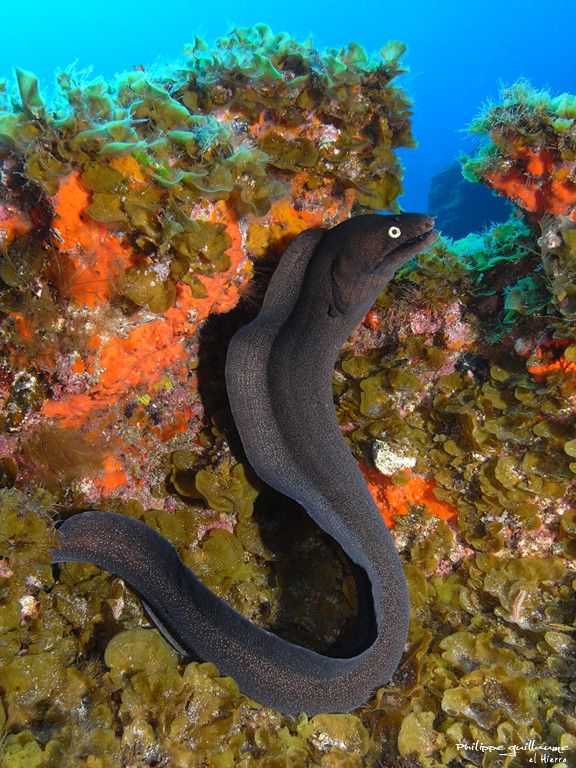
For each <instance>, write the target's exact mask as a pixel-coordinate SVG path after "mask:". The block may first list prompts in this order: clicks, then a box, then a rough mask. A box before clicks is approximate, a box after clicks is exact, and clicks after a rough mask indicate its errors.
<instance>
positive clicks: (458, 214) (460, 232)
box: [428, 162, 511, 240]
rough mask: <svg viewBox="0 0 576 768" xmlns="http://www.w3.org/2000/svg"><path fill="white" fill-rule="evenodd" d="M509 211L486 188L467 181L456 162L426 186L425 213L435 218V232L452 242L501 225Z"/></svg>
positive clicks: (505, 205) (505, 203)
mask: <svg viewBox="0 0 576 768" xmlns="http://www.w3.org/2000/svg"><path fill="white" fill-rule="evenodd" d="M510 211H511V207H510V204H509V203H508V202H507V201H506V200H504V199H503V198H501V197H497V196H496V195H495V194H494V193H493V192H491V191H490V190H489V189H488V187H486V186H484V185H483V184H473V183H471V182H470V181H467V180H466V179H465V178H464V177H463V176H462V171H461V169H460V163H458V162H455V163H452V164H451V165H449V166H447V167H446V168H444V169H443V170H441V171H440V172H439V173H437V174H436V175H435V176H433V177H432V180H431V182H430V190H429V192H428V212H429V213H430V214H431V215H432V216H436V217H437V220H436V228H437V229H439V230H440V231H441V232H442V234H443V235H446V236H448V237H451V238H453V239H454V240H457V239H459V238H461V237H466V235H468V234H470V232H480V231H481V230H483V229H484V228H485V227H487V226H488V225H489V224H491V223H493V222H499V221H505V220H506V219H507V218H508V216H509V215H510Z"/></svg>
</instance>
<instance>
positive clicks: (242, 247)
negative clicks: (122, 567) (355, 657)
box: [0, 26, 576, 768]
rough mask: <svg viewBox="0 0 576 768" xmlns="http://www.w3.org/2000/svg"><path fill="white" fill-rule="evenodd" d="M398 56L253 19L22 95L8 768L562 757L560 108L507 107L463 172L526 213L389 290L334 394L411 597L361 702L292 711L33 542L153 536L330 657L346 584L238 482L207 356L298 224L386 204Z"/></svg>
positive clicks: (565, 687)
mask: <svg viewBox="0 0 576 768" xmlns="http://www.w3.org/2000/svg"><path fill="white" fill-rule="evenodd" d="M402 52H403V46H401V45H400V44H399V43H389V44H388V45H387V46H385V47H384V49H383V50H382V52H381V56H380V58H379V59H378V60H371V59H369V58H368V57H367V56H366V55H365V53H364V51H363V50H362V49H361V48H360V47H359V46H356V45H351V46H349V47H348V48H347V49H345V50H343V51H328V52H325V53H323V54H320V53H319V52H317V51H316V50H315V49H314V48H313V47H312V45H311V44H310V43H306V44H298V43H296V42H294V41H292V40H291V39H290V38H288V37H287V36H286V35H273V34H272V33H271V32H270V31H269V30H268V29H267V28H265V27H263V26H259V27H256V28H254V29H250V30H235V31H234V32H232V33H231V34H229V35H228V36H227V37H225V38H223V39H221V40H220V41H219V42H218V44H217V46H216V48H215V49H214V50H210V49H209V48H208V47H207V46H206V45H205V44H204V43H203V42H202V41H200V40H198V39H197V40H196V41H195V42H194V44H192V45H191V46H189V47H188V48H187V49H186V51H185V55H186V59H185V61H184V62H183V63H181V64H180V65H178V66H175V67H173V68H171V69H169V70H166V69H163V70H159V71H151V72H146V71H141V70H140V69H138V70H137V71H134V72H130V73H128V74H125V75H122V76H120V77H119V78H118V79H117V81H116V82H114V83H112V84H108V83H105V82H103V81H95V82H88V81H87V80H86V79H85V78H84V77H82V76H81V75H79V74H77V73H75V72H73V71H72V70H70V71H66V72H63V73H60V75H59V96H58V98H57V101H56V102H55V103H54V104H50V105H48V104H47V103H46V102H45V101H44V99H43V98H42V95H41V93H40V90H39V86H38V83H37V81H36V79H35V78H34V77H33V76H32V75H30V74H29V73H26V72H23V71H18V72H17V90H16V92H15V93H14V95H13V96H10V95H8V96H6V97H5V103H4V104H3V105H2V108H1V111H0V140H1V141H0V162H1V173H2V186H1V188H0V245H1V249H0V251H1V252H0V280H1V283H0V311H1V312H2V317H3V324H2V329H1V337H0V338H1V340H2V345H3V366H2V370H1V373H0V397H1V398H2V416H1V417H0V421H1V430H2V431H1V433H0V533H1V540H2V542H3V547H2V551H1V552H0V554H1V555H2V559H1V560H0V590H1V594H0V635H1V638H2V642H1V643H0V659H1V662H0V694H1V703H0V728H2V732H3V741H2V745H1V746H0V766H1V768H19V767H21V768H24V766H27V767H28V768H49V767H52V766H60V765H66V766H70V767H71V768H76V766H78V767H79V768H80V767H82V768H117V767H118V766H131V767H133V768H139V766H145V765H156V766H175V767H178V766H182V768H189V767H190V768H192V767H196V766H205V767H207V768H231V767H232V766H239V767H240V768H256V766H262V768H271V766H274V767H275V768H276V767H277V766H278V767H280V766H286V767H291V768H299V767H300V766H302V767H304V766H322V768H336V766H338V768H360V767H361V766H369V767H370V766H373V767H374V768H375V767H376V766H390V768H392V766H406V768H408V767H411V768H414V766H418V767H419V766H421V767H422V768H435V767H436V766H438V767H439V766H453V767H454V768H456V767H457V766H477V765H483V766H501V765H502V766H503V765H510V766H511V765H514V766H524V765H526V766H528V765H530V764H531V763H530V760H532V764H533V763H534V762H535V760H534V759H533V758H535V756H536V759H537V758H538V756H539V754H541V753H538V752H537V751H535V750H537V747H540V746H541V745H549V746H550V748H554V749H555V750H556V752H554V753H551V754H554V755H556V756H560V757H561V758H562V759H563V761H564V762H563V763H560V764H564V765H565V766H567V765H569V764H570V760H573V754H574V749H575V748H576V720H575V718H574V708H573V697H574V692H573V679H574V670H575V662H574V658H575V650H574V638H573V634H574V627H575V626H576V604H575V601H574V588H573V584H574V555H575V553H576V546H575V541H576V523H575V521H574V511H573V509H572V508H573V506H574V501H575V482H574V480H575V477H576V440H575V436H576V432H575V426H576V418H575V405H574V402H575V401H574V398H575V395H576V379H575V378H574V366H575V365H576V334H575V332H574V312H575V311H576V310H575V309H574V306H575V305H574V301H575V300H576V299H575V298H574V297H575V296H576V289H575V288H574V283H573V280H574V274H575V270H574V268H573V261H574V259H575V258H576V234H575V232H576V222H575V219H574V205H575V203H576V195H575V189H576V187H575V185H574V154H573V149H574V142H575V141H576V128H575V120H574V117H575V115H574V112H573V109H574V108H573V104H574V102H573V99H572V97H568V96H566V97H561V98H556V99H553V98H552V97H550V96H548V95H546V94H536V95H535V94H533V93H532V92H531V91H530V90H529V89H528V87H527V86H526V85H525V84H522V85H518V86H517V87H515V88H514V89H512V90H511V91H510V92H509V93H507V94H505V95H504V98H503V101H502V103H501V104H499V105H496V106H494V107H492V108H491V109H490V110H489V111H488V112H487V114H486V115H484V116H483V117H482V118H480V119H479V121H478V123H477V124H476V127H475V129H477V130H481V131H484V132H486V133H489V136H490V141H489V143H488V144H487V145H486V147H485V148H483V149H482V150H481V151H480V153H479V154H478V155H477V156H476V157H474V158H470V159H469V160H468V161H467V164H466V168H467V172H468V173H469V174H473V175H474V177H475V178H476V179H477V180H480V179H481V180H482V181H485V182H486V183H488V184H489V185H491V186H492V187H494V188H495V189H498V190H499V191H501V192H502V193H504V194H505V195H506V196H508V197H509V198H510V199H511V202H512V203H513V204H514V205H515V206H518V208H517V210H516V212H515V214H514V217H512V218H511V219H510V220H509V221H508V222H506V223H505V224H500V225H497V226H495V227H493V228H492V229H490V230H488V231H486V232H484V233H482V234H471V235H469V236H468V237H466V238H464V239H463V240H459V241H458V242H456V243H454V244H447V243H439V244H438V245H436V246H435V247H434V248H433V249H431V250H430V251H428V252H426V253H425V254H422V255H421V256H420V257H418V258H417V259H416V260H414V261H413V262H412V263H410V264H409V265H407V266H406V267H405V268H403V270H402V271H401V273H400V274H399V275H398V277H397V279H396V281H395V282H394V283H393V284H392V285H391V286H390V287H389V289H388V290H387V291H386V292H385V293H384V294H382V295H381V297H380V298H379V300H378V302H377V304H376V306H375V308H374V309H373V311H372V312H370V313H369V315H368V316H367V317H366V319H365V321H364V322H363V323H362V324H361V325H360V326H359V327H358V328H357V329H356V331H355V333H354V335H353V337H352V338H351V339H350V341H349V343H348V345H347V346H346V347H345V348H344V350H343V352H342V354H341V356H340V359H339V361H338V364H337V367H336V370H335V373H334V392H335V400H336V409H337V414H338V418H339V420H340V423H341V426H342V430H343V432H344V434H345V436H346V438H347V440H348V441H349V444H350V447H351V450H352V451H353V452H354V454H355V455H356V456H357V458H358V460H359V461H360V463H361V466H362V467H363V471H364V472H365V476H366V478H367V481H368V483H369V485H370V487H371V489H372V491H373V494H374V497H375V499H376V501H377V503H378V504H379V506H380V508H381V510H382V513H383V515H384V516H385V517H386V519H387V521H388V522H389V524H390V525H391V526H393V534H394V537H395V540H396V543H397V546H398V549H399V551H400V553H401V557H402V559H403V561H404V562H405V565H406V572H407V576H408V580H409V584H410V589H411V605H412V621H411V631H410V640H409V647H408V648H407V650H406V653H405V656H404V659H403V661H402V664H401V666H400V668H399V670H398V672H397V674H396V675H395V676H394V678H393V680H392V681H391V683H390V685H389V686H387V687H385V688H382V689H380V690H378V691H377V692H376V693H375V696H374V697H373V699H372V700H371V701H370V702H368V703H367V705H366V706H365V707H363V708H361V709H360V710H358V711H357V712H355V713H351V714H343V715H318V716H316V717H314V718H311V719H308V718H307V717H306V716H304V715H302V716H300V717H299V718H295V719H293V718H288V717H283V716H280V715H279V714H278V713H275V712H272V711H270V710H266V709H265V708H262V707H260V706H258V705H256V704H255V703H254V702H251V701H250V700H249V699H247V698H246V697H244V696H242V695H241V694H240V693H239V691H238V689H237V687H236V685H235V684H234V682H233V681H232V680H231V679H229V678H222V677H220V676H219V675H218V673H217V671H216V669H215V668H214V667H213V666H212V665H211V664H206V663H204V664H200V663H198V662H195V661H192V662H189V663H185V660H183V659H181V658H179V657H178V656H177V654H176V653H175V652H174V651H173V650H172V649H171V648H170V647H169V646H168V645H167V643H166V642H165V641H164V640H163V639H162V638H161V636H160V635H159V634H158V632H157V631H156V630H155V629H153V628H152V627H151V625H150V622H148V621H147V619H146V617H145V615H144V613H143V611H142V607H141V604H140V602H139V601H138V599H137V598H136V597H135V596H134V595H133V594H131V593H130V592H129V591H128V590H126V589H125V587H124V585H123V584H122V583H121V582H120V581H119V580H118V579H115V578H113V577H111V576H110V575H108V574H105V573H102V572H101V571H99V570H98V569H97V568H94V567H89V566H83V565H74V564H70V565H66V566H63V567H62V568H61V569H60V572H59V573H58V574H54V573H53V572H52V569H51V567H50V564H49V563H50V558H49V549H50V547H51V546H52V545H53V544H54V542H55V537H56V533H55V530H54V525H53V523H54V521H55V519H57V518H58V517H61V516H64V515H66V514H67V512H68V511H69V510H72V509H78V508H88V507H90V506H97V507H98V508H102V509H108V510H114V511H117V512H121V513H123V514H127V515H132V516H135V517H138V518H139V519H142V520H144V521H146V522H148V523H149V524H150V525H153V526H155V527H157V528H158V529H159V530H160V531H161V532H162V534H163V535H164V536H166V537H167V538H168V539H170V541H172V542H173V543H174V545H175V546H176V547H177V548H178V549H179V551H180V553H181V555H182V557H183V559H184V561H185V562H186V563H187V565H188V566H189V567H191V568H192V569H193V570H194V571H195V572H196V573H198V574H199V576H200V577H201V578H202V579H203V580H204V581H205V582H206V583H207V584H208V586H210V587H211V588H212V589H213V590H215V591H216V592H217V593H218V594H220V595H221V596H223V597H224V598H225V599H227V600H229V601H230V602H231V603H232V604H233V605H234V606H235V607H236V608H238V609H239V610H241V611H242V612H243V613H245V614H246V615H247V616H249V617H250V618H251V619H252V620H254V621H257V622H259V623H261V624H263V625H264V626H267V627H271V628H274V629H275V631H278V632H279V633H281V634H282V635H283V636H285V637H288V638H290V639H292V640H294V641H296V642H301V643H303V644H306V645H308V646H310V647H314V648H317V649H319V650H325V649H326V648H327V647H328V646H329V645H330V644H332V643H333V642H334V641H336V640H337V639H338V637H339V635H340V634H341V633H342V632H343V631H345V629H346V625H347V622H348V621H349V620H351V619H352V617H353V615H354V609H355V595H354V586H353V583H354V582H353V579H352V576H351V574H350V571H349V568H348V566H347V564H346V563H345V562H344V561H343V559H342V557H341V556H340V553H339V552H338V550H337V548H336V547H334V546H333V545H331V544H330V542H327V541H326V540H325V538H324V537H323V536H322V535H321V534H320V533H319V532H318V531H317V530H316V529H315V527H314V526H313V525H312V523H311V522H310V521H309V520H308V519H307V518H306V516H305V515H304V514H303V513H302V512H301V511H300V510H299V509H297V508H295V507H294V506H293V505H291V504H288V502H287V501H286V500H283V499H282V498H280V497H279V496H277V495H276V494H273V493H272V492H271V491H270V490H269V489H267V488H265V487H264V486H263V485H262V484H261V483H260V482H259V481H258V480H257V479H256V478H255V477H254V476H253V474H252V473H251V471H250V469H249V467H248V465H247V463H246V461H245V458H244V457H243V454H242V452H241V449H240V447H239V445H238V441H237V439H236V438H235V436H234V431H233V427H232V425H231V424H230V420H229V415H228V413H227V408H226V400H225V396H224V393H223V392H222V364H223V358H224V354H225V347H226V342H227V340H228V339H229V338H230V336H231V335H232V333H233V332H234V330H235V329H236V328H237V327H238V326H239V325H240V324H241V323H242V322H244V321H245V320H246V319H248V318H249V317H251V316H253V314H254V312H255V311H256V310H255V307H256V306H257V303H258V293H257V292H258V290H261V287H262V283H263V282H265V281H266V279H267V278H268V277H269V275H270V272H271V268H272V266H271V265H273V262H274V259H275V258H277V256H278V253H279V252H281V251H282V250H283V248H284V247H285V246H286V244H287V243H288V242H289V241H290V240H291V239H292V238H293V237H294V236H295V235H296V234H298V233H299V232H300V231H302V230H303V229H305V228H307V227H310V226H316V225H322V224H325V225H331V224H334V223H336V222H337V221H339V220H341V219H343V218H345V217H346V216H348V215H349V214H350V212H351V211H357V210H363V209H366V207H368V208H380V207H390V208H394V206H395V199H396V197H397V195H398V194H399V192H400V189H401V186H400V184H401V182H400V168H399V165H398V162H397V159H396V157H395V154H394V149H395V148H396V147H398V146H400V145H410V144H411V143H412V139H411V135H410V105H409V102H408V100H407V98H406V96H405V95H404V94H403V93H402V91H400V90H399V89H397V88H396V87H395V86H393V85H392V81H393V79H394V78H395V77H396V76H397V75H398V74H399V73H400V72H401V68H400V65H399V62H398V59H399V57H400V56H401V54H402ZM571 153H572V154H571ZM248 284H250V286H249V285H248ZM254 284H256V286H257V287H256V288H253V287H252V286H253V285H254ZM478 744H482V745H485V746H486V747H490V746H491V747H494V750H493V751H485V752H484V753H481V752H479V751H478ZM498 745H503V747H504V749H503V750H502V749H500V750H498V749H496V747H497V746H498ZM523 745H524V746H525V745H528V746H527V747H526V748H525V749H524V751H518V753H517V754H516V755H515V756H513V757H510V756H508V757H506V756H505V754H503V753H504V752H505V751H506V749H507V750H508V751H509V752H512V751H513V750H514V749H516V748H518V747H521V746H523ZM530 745H532V746H530ZM559 750H562V751H561V752H560V751H559ZM556 764H558V763H556Z"/></svg>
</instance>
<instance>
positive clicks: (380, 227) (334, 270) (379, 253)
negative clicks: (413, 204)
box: [322, 213, 438, 315]
mask: <svg viewBox="0 0 576 768" xmlns="http://www.w3.org/2000/svg"><path fill="white" fill-rule="evenodd" d="M437 238H438V233H437V232H436V231H435V230H434V219H432V218H430V217H429V216H424V215H422V214H419V213H400V214H391V215H379V214H366V215H363V216H355V217H354V218H352V219H348V220H347V221H344V222H342V224H339V225H338V226H336V227H334V228H333V229H331V230H329V231H328V232H327V233H326V235H325V237H324V239H323V241H322V247H323V248H328V250H329V253H331V258H332V263H331V278H332V301H331V304H330V314H331V315H338V314H339V315H348V314H351V313H353V312H354V311H355V309H356V308H357V307H359V306H361V305H363V304H365V303H366V302H367V301H368V302H369V303H372V302H373V301H374V299H375V295H377V294H378V293H379V292H380V291H381V290H382V289H383V288H384V286H385V285H386V284H387V283H388V282H389V281H390V279H391V278H392V276H393V274H394V272H395V271H396V270H397V269H398V267H400V266H401V265H402V264H404V263H405V262H406V261H408V259H410V258H411V257H412V256H414V255H415V254H417V253H420V251H423V250H424V249H425V248H427V247H428V246H429V245H432V243H434V242H435V241H436V239H437Z"/></svg>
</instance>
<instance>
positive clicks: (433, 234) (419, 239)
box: [386, 229, 440, 258]
mask: <svg viewBox="0 0 576 768" xmlns="http://www.w3.org/2000/svg"><path fill="white" fill-rule="evenodd" d="M439 237H440V235H439V233H438V232H437V231H436V230H435V229H428V230H426V232H421V233H420V234H419V235H414V237H411V238H410V239H409V240H405V241H404V242H403V243H402V244H401V245H399V246H398V247H397V248H394V250H393V251H389V252H388V254H387V257H386V258H390V257H392V258H396V257H397V256H398V255H399V254H402V253H404V252H405V251H409V252H410V256H411V255H412V254H415V253H420V251H423V250H424V249H425V248H428V246H429V245H432V243H435V242H436V240H438V238H439Z"/></svg>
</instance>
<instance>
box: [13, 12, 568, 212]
mask: <svg viewBox="0 0 576 768" xmlns="http://www.w3.org/2000/svg"><path fill="white" fill-rule="evenodd" d="M0 7H1V8H2V14H1V20H2V32H3V33H2V45H1V46H0V78H2V77H5V78H8V79H9V80H10V81H12V79H13V67H14V66H15V65H17V66H20V67H22V68H23V69H28V70H31V71H33V72H35V74H37V75H38V76H39V77H40V78H41V85H42V87H43V88H44V89H45V91H47V92H48V93H49V92H50V90H51V88H52V85H53V81H54V71H55V69H57V68H64V67H66V66H68V65H69V64H71V63H72V62H74V61H75V62H77V66H78V67H79V68H85V67H91V68H92V71H93V74H94V75H95V76H96V75H103V76H105V77H110V76H111V75H113V74H114V73H115V72H117V71H122V70H124V69H131V68H132V67H133V66H134V65H135V64H144V65H149V64H151V63H153V62H154V61H156V60H157V59H160V60H161V61H170V60H172V59H174V58H176V57H177V56H178V55H179V54H180V51H181V49H182V46H183V45H184V43H186V42H188V41H190V40H191V39H192V38H193V36H194V35H200V36H201V37H204V38H205V39H206V40H207V41H208V42H212V41H213V40H214V39H215V38H217V37H219V36H221V35H223V34H225V33H226V32H227V31H228V30H229V28H230V27H231V26H248V25H252V24H255V23H257V22H264V23H266V24H268V25H269V26H270V27H271V28H272V30H273V31H275V32H277V31H287V32H289V33H290V34H291V35H292V36H293V37H295V38H297V39H303V38H307V37H309V36H312V37H313V39H314V41H315V43H316V45H317V46H318V47H321V48H322V47H335V48H338V47H340V46H343V45H345V44H346V43H348V42H350V41H352V40H355V41H357V42H359V43H361V44H362V45H363V46H364V47H365V48H366V49H367V50H368V51H369V52H372V51H377V50H379V49H380V48H381V47H382V45H383V44H384V43H385V42H386V41H387V40H390V39H396V40H402V41H403V42H405V43H407V44H408V52H407V54H405V57H404V59H403V60H404V62H405V63H406V64H407V65H408V66H409V67H410V70H411V71H410V73H408V74H406V75H404V76H402V77H401V78H399V80H398V84H400V85H402V87H403V88H404V89H405V90H406V91H407V92H408V93H409V94H410V96H411V97H412V98H413V99H414V102H415V113H414V123H413V126H414V135H415V137H416V139H417V140H418V142H419V146H418V148H417V149H413V150H408V151H403V152H402V159H403V162H404V164H405V167H406V172H405V181H404V186H405V194H404V195H403V197H402V198H401V200H400V202H401V204H402V206H403V207H404V208H405V209H406V210H422V211H425V210H426V206H427V197H428V187H429V183H430V179H431V177H432V176H433V175H434V173H435V172H436V171H438V170H439V169H440V168H442V167H443V166H445V165H446V164H447V163H449V162H450V161H452V160H453V159H455V158H456V157H458V156H459V155H460V154H461V153H463V152H465V151H467V150H470V149H471V147H472V146H473V144H472V143H471V139H470V137H468V136H467V135H466V133H465V132H464V131H463V129H465V128H466V126H467V125H468V124H469V123H470V121H471V120H472V118H473V117H474V116H475V115H476V114H477V112H478V110H479V109H480V107H481V106H482V105H483V104H484V103H486V102H487V101H488V100H490V99H496V98H497V96H498V92H499V90H500V87H501V85H502V84H510V83H511V82H513V81H514V80H516V79H518V78H519V77H526V78H528V79H529V80H530V81H531V82H532V84H533V85H534V86H535V87H537V88H544V87H548V88H550V89H552V90H553V91H555V92H562V91H572V92H574V90H575V89H576V65H575V63H574V57H573V47H574V40H575V39H576V14H575V13H574V6H573V2H571V1H569V0H549V2H547V3H544V2H543V0H524V2H510V1H509V2H504V1H503V0H498V1H496V0H485V1H484V2H481V3H473V2H468V3H466V2H454V1H453V0H450V1H449V2H442V1H441V0H438V1H437V2H434V3H432V2H426V0H418V2H409V1H408V0H404V2H394V3H388V2H375V1H373V0H348V2H345V3H344V2H328V1H327V0H316V2H314V0H289V1H288V2H287V1H286V0H283V1H282V0H275V1H273V0H268V2H263V1H262V0H251V1H250V2H231V1H230V0H220V1H219V2H216V0H210V2H206V3H205V4H204V5H203V4H201V3H200V2H198V1H196V2H191V0H189V2H184V0H166V1H165V2H150V1H149V0H139V2H135V1H134V0H124V2H119V1H118V0H98V1H97V2H93V3H90V2H89V0H84V2H79V0H76V1H75V2H72V0H53V2H50V3H48V2H45V0H28V2H15V0H1V3H0ZM543 8H545V10H543Z"/></svg>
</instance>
